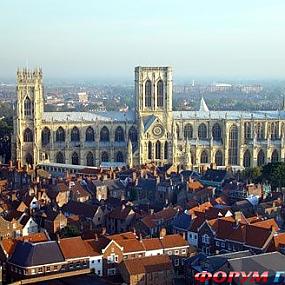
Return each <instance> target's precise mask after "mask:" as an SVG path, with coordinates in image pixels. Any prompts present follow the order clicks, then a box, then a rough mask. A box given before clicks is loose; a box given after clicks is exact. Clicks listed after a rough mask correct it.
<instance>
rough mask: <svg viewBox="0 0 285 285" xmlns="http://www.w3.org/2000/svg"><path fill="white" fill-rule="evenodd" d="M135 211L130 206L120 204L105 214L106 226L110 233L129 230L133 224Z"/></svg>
mask: <svg viewBox="0 0 285 285" xmlns="http://www.w3.org/2000/svg"><path fill="white" fill-rule="evenodd" d="M135 217H136V213H135V211H134V210H133V209H132V207H131V206H126V205H124V204H122V205H121V206H119V207H116V208H114V209H113V210H111V212H109V213H108V214H107V216H106V227H107V231H108V233H110V234H113V233H122V232H126V231H129V230H131V227H132V226H133V225H134V222H135V221H134V218H135Z"/></svg>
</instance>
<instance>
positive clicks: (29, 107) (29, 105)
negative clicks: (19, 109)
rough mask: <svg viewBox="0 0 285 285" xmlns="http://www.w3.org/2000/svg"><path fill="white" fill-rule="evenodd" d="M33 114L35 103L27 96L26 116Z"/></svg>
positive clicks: (25, 104)
mask: <svg viewBox="0 0 285 285" xmlns="http://www.w3.org/2000/svg"><path fill="white" fill-rule="evenodd" d="M32 113H33V103H32V101H31V99H30V98H29V97H28V96H27V97H26V98H25V101H24V115H25V116H31V115H32Z"/></svg>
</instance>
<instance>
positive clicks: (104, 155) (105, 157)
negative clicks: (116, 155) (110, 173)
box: [101, 151, 109, 162]
mask: <svg viewBox="0 0 285 285" xmlns="http://www.w3.org/2000/svg"><path fill="white" fill-rule="evenodd" d="M101 161H102V162H108V161H109V155H108V152H106V151H103V152H102V154H101Z"/></svg>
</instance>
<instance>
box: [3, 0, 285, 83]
mask: <svg viewBox="0 0 285 285" xmlns="http://www.w3.org/2000/svg"><path fill="white" fill-rule="evenodd" d="M284 11H285V1H284V0H238V1H234V0H199V1H198V0H195V1H194V0H164V1H162V0H101V1H99V0H42V1H39V0H24V1H23V0H6V1H4V0H3V1H0V78H10V77H12V78H14V77H15V73H16V69H17V67H23V66H28V67H30V68H32V67H37V66H41V67H42V68H43V72H44V76H45V77H47V78H50V79H52V78H58V79H104V80H106V79H108V78H110V80H112V79H118V80H132V79H133V75H134V67H135V66H137V65H141V66H144V65H146V66H158V65H162V66H166V65H171V66H172V67H173V70H174V78H177V79H179V80H181V79H183V80H189V81H192V79H196V78H213V79H215V78H225V79H226V78H235V79H238V78H243V79H284V78H285V36H284V35H285V17H284Z"/></svg>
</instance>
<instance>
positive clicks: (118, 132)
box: [115, 126, 125, 142]
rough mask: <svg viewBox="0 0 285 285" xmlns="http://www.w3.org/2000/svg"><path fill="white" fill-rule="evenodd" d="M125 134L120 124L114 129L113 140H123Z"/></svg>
mask: <svg viewBox="0 0 285 285" xmlns="http://www.w3.org/2000/svg"><path fill="white" fill-rule="evenodd" d="M124 141H125V134H124V130H123V128H122V127H121V126H118V127H117V128H116V130H115V142H124Z"/></svg>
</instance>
